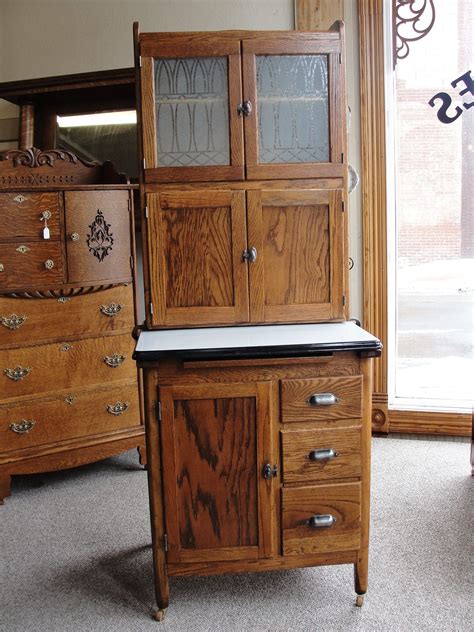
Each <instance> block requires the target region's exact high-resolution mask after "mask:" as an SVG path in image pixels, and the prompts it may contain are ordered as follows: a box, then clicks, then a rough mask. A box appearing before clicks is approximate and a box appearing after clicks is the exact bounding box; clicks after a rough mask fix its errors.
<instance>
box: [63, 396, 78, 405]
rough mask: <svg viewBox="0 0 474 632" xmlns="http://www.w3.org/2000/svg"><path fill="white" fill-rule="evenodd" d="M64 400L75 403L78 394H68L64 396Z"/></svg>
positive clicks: (67, 402)
mask: <svg viewBox="0 0 474 632" xmlns="http://www.w3.org/2000/svg"><path fill="white" fill-rule="evenodd" d="M64 401H65V402H66V404H69V405H71V404H74V402H75V401H76V396H75V395H68V396H67V397H65V398H64Z"/></svg>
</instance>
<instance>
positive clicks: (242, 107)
mask: <svg viewBox="0 0 474 632" xmlns="http://www.w3.org/2000/svg"><path fill="white" fill-rule="evenodd" d="M237 114H238V115H239V116H250V115H251V114H252V102H251V101H249V100H248V99H247V100H246V101H243V102H242V103H239V105H238V106H237Z"/></svg>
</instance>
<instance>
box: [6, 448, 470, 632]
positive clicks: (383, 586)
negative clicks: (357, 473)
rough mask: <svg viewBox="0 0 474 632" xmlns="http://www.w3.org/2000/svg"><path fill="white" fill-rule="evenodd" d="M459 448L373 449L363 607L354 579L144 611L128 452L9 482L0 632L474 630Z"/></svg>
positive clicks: (139, 490)
mask: <svg viewBox="0 0 474 632" xmlns="http://www.w3.org/2000/svg"><path fill="white" fill-rule="evenodd" d="M469 449H470V445H469V444H468V443H459V442H449V441H448V442H446V441H445V442H441V441H408V440H406V439H405V440H403V439H392V438H388V439H385V438H376V439H374V441H373V468H372V473H373V488H372V489H373V492H372V516H373V518H372V532H371V555H370V575H369V593H368V595H367V597H366V600H365V604H364V606H363V608H356V607H355V606H354V605H353V604H354V592H353V583H352V567H351V566H339V567H324V568H314V569H305V570H296V571H279V572H272V573H259V574H246V575H233V576H232V575H228V576H221V577H212V578H191V579H172V580H171V586H170V588H171V606H170V608H169V610H168V613H167V617H166V620H165V622H163V623H156V622H154V621H153V620H152V619H151V618H150V612H151V610H152V608H153V605H154V597H153V587H152V558H151V549H150V546H149V541H150V537H149V523H148V505H147V502H148V499H147V489H146V473H145V472H144V471H143V470H140V469H137V468H138V461H137V459H136V456H135V452H129V453H126V454H124V455H121V456H118V457H115V458H111V459H108V460H106V461H102V462H100V463H96V464H93V465H90V466H85V467H82V468H78V469H74V470H68V471H64V472H56V473H50V474H43V475H35V476H23V477H15V478H14V484H13V489H12V491H13V495H12V497H11V498H9V499H8V500H7V501H6V503H5V505H4V506H3V507H0V543H1V557H0V564H1V568H0V582H1V583H0V599H1V601H0V604H1V611H0V630H2V631H8V632H10V631H11V632H14V631H21V632H29V631H38V632H40V631H41V632H56V631H58V632H68V631H72V630H74V631H77V632H79V631H82V630H84V631H85V630H88V631H90V630H92V631H100V632H108V631H109V630H110V631H118V632H121V631H124V632H125V631H127V632H134V631H141V630H143V631H145V630H155V631H156V632H158V631H159V630H160V631H163V632H166V630H175V631H180V632H181V631H183V632H184V631H187V630H197V631H200V630H213V631H214V630H226V631H229V630H249V631H250V630H252V631H253V630H262V631H263V630H269V631H270V630H272V631H275V630H292V631H293V630H301V631H305V632H308V631H311V630H315V631H316V630H321V631H324V632H328V631H332V630H377V631H379V630H390V631H395V630H430V631H438V630H439V631H441V630H443V631H446V630H456V631H469V630H474V623H473V599H472V597H473V585H472V568H473V567H472V561H473V555H472V553H473V509H472V508H473V502H472V485H473V480H472V479H471V477H470V467H469Z"/></svg>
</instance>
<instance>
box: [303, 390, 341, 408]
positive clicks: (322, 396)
mask: <svg viewBox="0 0 474 632" xmlns="http://www.w3.org/2000/svg"><path fill="white" fill-rule="evenodd" d="M339 401H340V400H339V397H338V396H337V395H334V393H314V394H313V395H311V396H310V397H309V398H308V404H311V406H334V404H337V403H338V402H339Z"/></svg>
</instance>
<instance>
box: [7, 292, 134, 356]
mask: <svg viewBox="0 0 474 632" xmlns="http://www.w3.org/2000/svg"><path fill="white" fill-rule="evenodd" d="M114 305H115V306H118V307H117V309H119V308H120V311H119V313H118V314H117V315H116V316H107V315H106V314H104V313H103V311H102V310H101V307H102V308H107V307H113V306H114ZM15 314H16V315H17V316H21V317H24V318H25V321H24V323H23V324H22V325H21V326H20V327H19V328H18V329H9V328H8V327H7V326H6V325H3V324H2V323H3V319H5V322H7V320H8V319H11V317H12V316H13V315H15ZM133 326H134V299H133V287H132V285H131V284H130V285H120V286H117V287H114V288H111V289H109V290H104V291H103V292H94V293H92V294H85V295H83V296H72V297H66V300H64V298H61V299H60V300H58V299H57V298H47V299H39V300H36V299H18V298H8V297H2V296H0V348H7V347H16V348H19V347H24V346H28V345H31V344H38V343H44V342H52V341H54V340H64V339H66V338H67V339H70V338H71V337H72V338H74V337H80V336H85V335H90V334H98V333H102V334H107V333H115V332H120V331H124V330H127V331H130V332H131V331H132V329H133Z"/></svg>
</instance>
